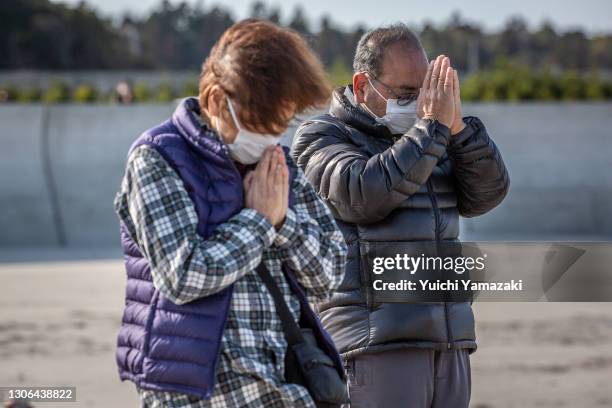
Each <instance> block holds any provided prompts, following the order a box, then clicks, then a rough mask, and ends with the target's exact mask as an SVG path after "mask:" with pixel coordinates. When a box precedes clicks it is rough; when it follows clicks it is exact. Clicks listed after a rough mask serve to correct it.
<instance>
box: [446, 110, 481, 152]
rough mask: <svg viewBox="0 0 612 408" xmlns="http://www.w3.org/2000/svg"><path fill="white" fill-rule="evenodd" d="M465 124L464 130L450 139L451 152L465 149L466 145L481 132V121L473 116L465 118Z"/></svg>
mask: <svg viewBox="0 0 612 408" xmlns="http://www.w3.org/2000/svg"><path fill="white" fill-rule="evenodd" d="M463 122H464V123H465V127H464V128H463V130H462V131H461V132H459V133H457V134H456V135H454V136H451V137H450V138H449V143H448V148H449V149H450V150H453V149H459V148H461V147H463V146H464V145H465V143H466V142H467V141H468V140H469V139H470V138H471V137H472V136H473V135H474V134H475V133H476V132H478V131H479V130H480V121H479V120H478V119H477V118H475V117H473V116H466V117H464V118H463Z"/></svg>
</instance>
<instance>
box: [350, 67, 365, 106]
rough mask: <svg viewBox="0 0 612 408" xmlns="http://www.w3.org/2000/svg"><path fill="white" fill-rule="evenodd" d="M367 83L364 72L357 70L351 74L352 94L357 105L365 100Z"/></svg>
mask: <svg viewBox="0 0 612 408" xmlns="http://www.w3.org/2000/svg"><path fill="white" fill-rule="evenodd" d="M367 83H368V79H367V78H366V75H365V73H364V72H357V73H356V74H355V75H353V94H354V95H355V102H357V105H359V104H360V103H363V102H364V101H365V87H366V84H367Z"/></svg>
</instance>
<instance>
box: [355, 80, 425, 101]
mask: <svg viewBox="0 0 612 408" xmlns="http://www.w3.org/2000/svg"><path fill="white" fill-rule="evenodd" d="M366 74H367V75H368V76H369V77H370V78H371V79H373V80H374V82H378V83H379V84H381V85H382V86H383V87H384V88H385V90H386V91H387V94H388V95H389V97H390V99H397V104H398V105H399V106H406V105H410V104H411V103H412V102H414V101H416V100H417V99H418V97H419V91H420V90H418V89H417V90H416V92H413V93H411V94H409V95H403V96H401V95H398V94H397V93H395V92H394V91H393V89H392V88H391V87H390V86H389V85H387V84H385V83H384V82H382V81H381V80H380V79H378V78H376V77H375V76H374V75H372V74H370V73H369V72H367V73H366Z"/></svg>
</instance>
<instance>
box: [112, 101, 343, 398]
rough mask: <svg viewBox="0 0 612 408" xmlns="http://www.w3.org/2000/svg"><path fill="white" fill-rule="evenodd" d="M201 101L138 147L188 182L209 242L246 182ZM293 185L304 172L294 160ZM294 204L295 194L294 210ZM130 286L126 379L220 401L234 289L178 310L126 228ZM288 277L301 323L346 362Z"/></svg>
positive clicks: (122, 345)
mask: <svg viewBox="0 0 612 408" xmlns="http://www.w3.org/2000/svg"><path fill="white" fill-rule="evenodd" d="M194 113H195V115H198V114H199V105H198V101H197V99H195V98H188V99H185V100H184V101H182V102H181V104H180V105H179V106H178V107H177V109H176V110H175V112H174V114H173V115H172V118H171V119H170V120H168V121H166V122H164V123H162V124H161V125H159V126H156V127H154V128H152V129H150V130H149V131H147V132H145V133H144V134H142V135H141V136H140V137H139V138H138V139H137V140H136V141H135V142H134V143H133V144H132V146H131V148H130V153H131V152H132V151H133V150H134V149H135V148H136V147H138V146H141V145H148V146H151V147H153V148H154V149H156V150H157V151H158V152H159V153H160V154H161V155H162V156H163V157H164V159H165V160H166V161H167V162H168V164H169V165H170V166H171V167H172V168H173V169H174V170H175V171H176V172H177V174H178V175H179V177H180V178H181V179H182V180H183V183H184V185H185V188H186V190H187V192H188V193H189V196H190V198H191V200H192V201H193V203H194V205H195V209H196V212H197V214H198V226H197V232H198V234H200V235H201V236H202V237H204V238H207V237H209V236H210V235H211V234H212V233H213V231H214V230H215V228H216V227H217V225H219V224H221V223H223V222H225V221H227V220H228V219H229V218H230V217H232V216H233V215H235V214H236V213H238V212H239V211H240V210H241V209H242V208H243V188H242V178H241V176H240V173H239V172H238V170H237V168H236V166H235V165H234V163H233V162H232V160H231V159H230V158H229V155H228V152H227V147H226V146H225V145H224V144H223V143H222V142H221V141H219V140H217V138H215V137H213V136H212V135H211V134H209V133H208V132H211V130H209V129H207V128H206V127H201V125H200V123H199V122H198V120H197V119H196V117H194ZM285 154H286V156H287V158H288V160H287V161H288V163H289V169H290V181H291V180H293V178H294V177H295V174H296V171H297V170H296V167H295V165H294V164H293V162H292V161H291V160H290V158H289V156H288V154H287V151H285ZM293 201H294V197H293V192H292V191H291V190H290V197H289V205H290V206H292V205H293ZM121 241H122V247H123V252H124V255H125V266H126V271H127V287H126V295H125V299H126V300H125V309H124V313H123V319H122V325H121V328H120V330H119V335H118V339H117V350H116V360H117V364H118V366H119V375H120V378H121V380H130V381H133V382H134V383H135V384H136V385H137V386H138V387H139V388H142V389H148V390H156V391H171V392H179V393H183V394H189V395H193V396H196V397H199V398H202V399H208V398H210V397H211V396H212V393H213V389H214V384H215V368H216V364H217V360H218V356H219V348H220V345H221V337H222V335H223V329H224V326H225V322H226V319H227V314H228V310H229V307H230V302H231V296H232V287H231V286H230V287H229V288H227V289H225V290H222V291H220V292H218V293H216V294H214V295H212V296H208V297H205V298H201V299H198V300H195V301H193V302H190V303H187V304H184V305H176V304H174V303H172V302H171V301H170V300H169V299H167V298H165V297H164V296H163V295H162V294H161V293H160V292H159V291H158V290H157V289H155V287H154V286H153V283H152V279H151V271H150V267H149V264H148V261H147V260H146V259H145V258H144V257H143V255H142V253H141V252H140V250H139V249H138V246H137V245H136V243H135V242H134V241H133V240H132V238H131V237H130V236H129V234H128V232H127V229H126V228H125V226H124V225H121ZM285 276H286V278H287V280H288V282H289V284H290V286H291V288H292V289H293V291H294V294H296V296H298V297H299V299H300V304H301V306H302V307H301V309H302V312H301V322H300V323H301V325H302V326H308V327H312V328H314V329H315V333H316V334H317V338H318V340H319V344H320V346H321V347H322V348H323V349H324V350H325V351H326V352H327V354H329V355H330V357H332V359H333V360H334V362H335V363H336V366H337V367H336V368H337V369H338V370H339V371H341V370H342V364H341V362H340V357H339V355H338V352H337V351H336V349H335V346H334V344H333V342H332V341H331V338H330V336H329V335H328V334H327V332H326V331H325V330H324V329H323V328H322V326H321V324H320V322H319V320H318V318H317V316H316V315H315V314H314V312H313V311H312V309H311V308H310V307H309V306H308V302H307V301H306V297H305V294H304V292H303V290H302V288H301V287H300V285H299V283H298V282H297V280H296V279H295V277H294V276H293V275H292V273H291V272H290V271H288V270H285Z"/></svg>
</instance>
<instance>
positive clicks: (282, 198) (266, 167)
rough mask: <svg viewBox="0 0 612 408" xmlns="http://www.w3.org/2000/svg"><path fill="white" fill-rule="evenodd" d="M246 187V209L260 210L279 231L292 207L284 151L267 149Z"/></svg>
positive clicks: (247, 179)
mask: <svg viewBox="0 0 612 408" xmlns="http://www.w3.org/2000/svg"><path fill="white" fill-rule="evenodd" d="M243 183H244V190H245V196H244V206H245V207H246V208H253V209H254V210H257V211H258V212H259V213H261V214H263V215H264V216H265V217H266V218H267V219H268V220H269V221H270V222H271V223H272V225H274V227H275V228H276V229H279V228H280V227H281V226H282V225H283V221H284V220H285V215H286V214H287V207H288V206H289V169H288V168H287V163H286V162H285V154H284V153H283V150H282V148H281V147H280V146H270V147H268V148H267V149H266V150H265V152H264V154H263V156H262V158H261V160H260V161H259V163H258V164H257V167H256V168H255V170H253V171H251V172H249V173H248V174H247V175H246V177H245V178H244V182H243Z"/></svg>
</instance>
